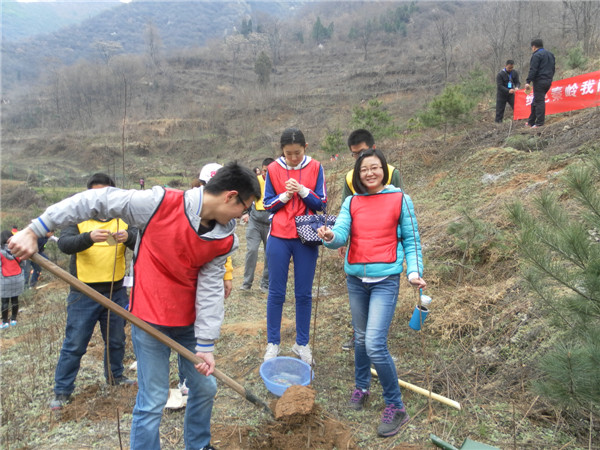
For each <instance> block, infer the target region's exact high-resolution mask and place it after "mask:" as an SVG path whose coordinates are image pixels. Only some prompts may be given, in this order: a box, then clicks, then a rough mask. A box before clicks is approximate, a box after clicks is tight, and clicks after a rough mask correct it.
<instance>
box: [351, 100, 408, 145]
mask: <svg viewBox="0 0 600 450" xmlns="http://www.w3.org/2000/svg"><path fill="white" fill-rule="evenodd" d="M350 124H351V126H352V127H353V128H355V129H356V128H365V129H367V130H369V131H370V132H371V133H372V134H373V137H375V141H377V140H379V139H381V138H384V137H393V136H394V135H395V133H396V131H397V127H396V126H395V125H394V124H393V120H392V116H391V115H390V114H389V113H388V112H387V111H386V110H385V109H384V108H383V102H382V101H380V100H377V99H371V100H369V103H368V104H367V107H366V108H361V107H360V106H356V107H355V108H354V109H353V110H352V120H351V122H350Z"/></svg>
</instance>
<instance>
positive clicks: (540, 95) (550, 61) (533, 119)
mask: <svg viewBox="0 0 600 450" xmlns="http://www.w3.org/2000/svg"><path fill="white" fill-rule="evenodd" d="M531 51H532V53H533V54H532V55H531V60H530V61H529V74H528V75H527V83H526V84H525V91H526V92H529V90H530V88H531V83H533V101H532V102H531V114H530V115H529V119H528V120H527V124H526V126H528V127H531V128H538V127H541V126H542V125H544V121H545V118H546V93H547V92H548V91H549V90H550V86H551V85H552V78H554V70H555V64H554V55H553V54H552V53H551V52H549V51H548V50H546V49H545V48H544V42H543V41H542V40H541V39H534V40H532V41H531Z"/></svg>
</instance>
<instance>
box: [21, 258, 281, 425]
mask: <svg viewBox="0 0 600 450" xmlns="http://www.w3.org/2000/svg"><path fill="white" fill-rule="evenodd" d="M30 259H31V260H32V261H33V262H34V263H36V264H39V265H40V266H42V267H43V268H44V269H46V270H47V271H48V272H50V273H52V274H54V275H56V276H57V277H58V278H60V279H61V280H63V281H65V282H67V283H68V284H70V285H71V286H73V287H74V288H75V289H77V290H78V291H80V292H83V293H84V294H85V295H87V296H88V297H90V298H91V299H92V300H94V301H96V302H98V303H100V304H101V305H102V306H104V307H105V308H107V309H109V310H111V311H112V312H114V313H115V314H117V315H118V316H120V317H122V318H123V319H125V320H127V321H129V322H131V323H132V324H134V325H135V326H136V327H138V328H140V329H142V330H144V331H145V332H146V333H148V334H149V335H151V336H152V337H154V338H155V339H157V340H158V341H159V342H161V343H163V344H165V345H166V346H168V347H170V348H171V349H173V350H175V351H176V352H177V353H179V354H180V355H181V356H183V357H184V358H185V359H187V360H189V361H191V362H193V363H194V364H199V363H201V362H203V361H202V358H199V357H198V356H196V355H195V354H194V353H192V352H191V351H189V350H188V349H187V348H185V347H184V346H183V345H181V344H179V343H178V342H175V341H174V340H173V339H171V338H170V337H168V336H165V335H164V334H162V333H161V332H160V331H158V330H157V329H155V328H154V327H152V326H151V325H149V324H148V323H146V322H144V321H143V320H142V319H140V318H138V317H136V316H134V315H133V314H131V313H130V312H129V311H127V310H126V309H124V308H122V307H120V306H119V305H117V304H116V303H114V302H111V301H110V300H109V299H107V298H106V297H104V296H103V295H102V294H100V293H98V292H97V291H95V290H94V289H92V288H91V287H89V286H88V285H87V284H85V283H83V282H81V281H79V280H78V279H77V278H75V277H74V276H73V275H71V274H70V273H68V272H65V271H64V270H63V269H61V268H60V267H58V266H57V265H56V264H54V263H53V262H51V261H49V260H47V259H46V258H44V257H42V256H40V255H38V254H37V253H36V254H34V255H32V256H31V258H30ZM213 375H214V376H215V378H217V379H218V380H220V381H221V382H223V383H224V384H226V385H227V386H229V387H230V388H231V389H233V390H234V391H236V392H237V393H238V394H240V395H241V396H242V397H244V398H245V399H246V400H248V401H250V402H252V403H254V404H255V405H256V406H260V407H262V408H263V409H264V410H265V412H267V413H268V414H269V415H270V416H271V417H273V411H272V410H271V408H269V406H268V405H267V404H266V403H265V402H264V401H262V400H261V399H259V398H258V397H257V396H256V395H254V394H253V393H252V392H249V391H248V390H247V389H246V388H245V387H244V386H242V385H241V384H239V383H238V382H237V381H235V380H233V379H232V378H230V377H229V376H227V375H225V374H224V373H223V372H221V371H220V370H219V369H215V371H214V372H213Z"/></svg>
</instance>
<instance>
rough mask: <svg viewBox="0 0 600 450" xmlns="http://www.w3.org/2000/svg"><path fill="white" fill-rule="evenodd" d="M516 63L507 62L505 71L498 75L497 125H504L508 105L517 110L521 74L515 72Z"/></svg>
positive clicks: (510, 60)
mask: <svg viewBox="0 0 600 450" xmlns="http://www.w3.org/2000/svg"><path fill="white" fill-rule="evenodd" d="M514 67H515V62H514V61H513V60H512V59H509V60H508V61H506V65H505V66H504V69H502V70H501V71H500V72H498V75H496V85H497V87H498V89H497V91H496V123H502V119H503V118H504V109H505V108H506V104H507V103H508V104H509V105H510V107H511V108H512V109H513V110H514V109H515V91H516V90H517V89H519V87H520V86H521V83H520V81H519V74H518V73H517V71H516V70H514Z"/></svg>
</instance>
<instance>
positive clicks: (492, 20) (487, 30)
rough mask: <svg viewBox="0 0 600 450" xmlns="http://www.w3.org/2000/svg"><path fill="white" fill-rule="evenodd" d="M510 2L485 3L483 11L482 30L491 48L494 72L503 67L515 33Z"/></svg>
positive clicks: (491, 61) (491, 62) (491, 64)
mask: <svg viewBox="0 0 600 450" xmlns="http://www.w3.org/2000/svg"><path fill="white" fill-rule="evenodd" d="M511 9H512V8H511V6H510V4H507V3H506V2H500V1H497V2H495V3H489V4H486V5H485V8H484V9H483V11H482V13H483V14H482V22H481V27H482V32H483V35H484V36H485V37H486V39H487V42H488V44H489V46H490V49H491V58H490V66H491V70H492V72H495V71H496V70H498V68H499V67H502V65H503V62H504V61H505V60H506V59H508V58H507V57H508V56H510V59H512V58H513V57H512V55H507V49H508V47H509V40H510V36H511V35H512V34H513V24H514V22H515V21H514V18H513V14H512V11H511Z"/></svg>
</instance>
